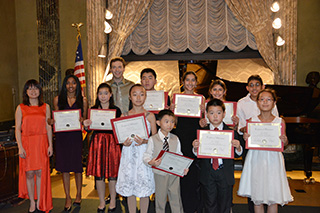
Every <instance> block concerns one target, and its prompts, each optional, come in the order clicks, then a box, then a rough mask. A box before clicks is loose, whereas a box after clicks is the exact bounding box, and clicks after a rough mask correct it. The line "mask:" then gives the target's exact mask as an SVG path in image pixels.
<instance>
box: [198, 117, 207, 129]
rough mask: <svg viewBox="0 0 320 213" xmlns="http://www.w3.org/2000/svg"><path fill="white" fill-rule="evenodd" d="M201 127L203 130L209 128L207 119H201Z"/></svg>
mask: <svg viewBox="0 0 320 213" xmlns="http://www.w3.org/2000/svg"><path fill="white" fill-rule="evenodd" d="M199 125H200V126H201V127H202V128H203V127H206V126H208V123H207V119H205V118H201V119H200V120H199Z"/></svg>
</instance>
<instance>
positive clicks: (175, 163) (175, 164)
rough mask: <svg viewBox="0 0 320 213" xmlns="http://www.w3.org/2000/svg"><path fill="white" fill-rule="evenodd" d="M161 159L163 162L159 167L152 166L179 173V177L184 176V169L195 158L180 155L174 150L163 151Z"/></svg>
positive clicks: (175, 173)
mask: <svg viewBox="0 0 320 213" xmlns="http://www.w3.org/2000/svg"><path fill="white" fill-rule="evenodd" d="M160 157H161V158H162V159H161V163H160V165H159V166H157V167H152V168H154V169H159V170H161V171H163V172H167V173H169V174H173V175H177V176H179V177H183V176H184V170H185V169H188V168H189V166H190V165H191V163H192V162H193V159H191V158H188V157H185V156H183V155H179V154H176V153H172V152H165V151H163V150H162V151H161V152H160V154H159V156H158V158H160Z"/></svg>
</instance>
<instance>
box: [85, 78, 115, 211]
mask: <svg viewBox="0 0 320 213" xmlns="http://www.w3.org/2000/svg"><path fill="white" fill-rule="evenodd" d="M91 109H115V110H116V117H120V116H121V110H120V109H119V108H118V107H117V106H115V105H114V101H113V98H112V90H111V87H110V86H109V85H108V84H106V83H102V84H100V85H99V87H98V90H97V99H96V103H95V105H94V106H93V107H91ZM91 123H92V121H91V120H89V119H87V120H85V121H84V126H85V128H87V127H88V126H90V125H91ZM119 162H120V145H119V144H117V143H116V141H115V139H114V137H113V133H112V130H105V131H102V130H99V131H97V130H95V131H94V132H93V134H92V136H91V141H90V148H89V156H88V164H87V175H93V176H94V177H95V181H96V187H97V191H98V195H99V200H100V204H99V206H98V212H105V208H106V207H105V201H104V197H105V189H106V186H105V179H106V178H107V179H108V182H109V191H110V198H111V199H110V205H109V209H108V212H113V211H115V209H116V189H115V185H116V182H117V176H118V169H119Z"/></svg>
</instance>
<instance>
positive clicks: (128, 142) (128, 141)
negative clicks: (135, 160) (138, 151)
mask: <svg viewBox="0 0 320 213" xmlns="http://www.w3.org/2000/svg"><path fill="white" fill-rule="evenodd" d="M131 144H132V140H131V139H130V138H127V139H126V140H125V141H124V142H123V145H124V146H130V145H131Z"/></svg>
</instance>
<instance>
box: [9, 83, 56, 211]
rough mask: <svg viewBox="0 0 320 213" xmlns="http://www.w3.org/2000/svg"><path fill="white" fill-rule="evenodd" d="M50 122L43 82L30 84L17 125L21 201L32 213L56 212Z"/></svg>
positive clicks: (27, 86) (27, 85)
mask: <svg viewBox="0 0 320 213" xmlns="http://www.w3.org/2000/svg"><path fill="white" fill-rule="evenodd" d="M48 118H50V107H49V105H48V104H46V103H43V102H42V88H41V86H40V84H39V82H37V81H36V80H34V79H32V80H29V81H27V82H26V84H25V85H24V88H23V103H22V104H20V105H19V106H18V107H17V110H16V115H15V122H16V140H17V143H18V148H19V197H20V198H24V199H28V198H29V200H30V207H29V210H28V211H29V212H36V211H37V209H39V210H40V211H44V212H49V211H50V210H51V209H52V195H51V181H50V168H49V157H50V156H51V155H52V153H53V151H52V130H51V126H50V125H48V124H47V122H46V120H47V119H48ZM35 192H36V193H35ZM35 199H37V203H36V202H35Z"/></svg>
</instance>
